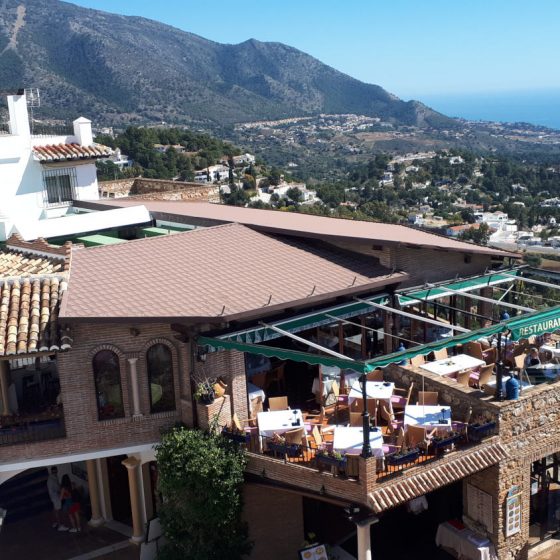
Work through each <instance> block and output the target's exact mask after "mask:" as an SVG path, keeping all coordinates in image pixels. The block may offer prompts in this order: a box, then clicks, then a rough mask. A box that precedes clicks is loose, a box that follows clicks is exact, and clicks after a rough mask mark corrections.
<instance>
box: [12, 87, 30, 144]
mask: <svg viewBox="0 0 560 560" xmlns="http://www.w3.org/2000/svg"><path fill="white" fill-rule="evenodd" d="M8 111H9V113H10V132H11V133H12V134H14V135H16V136H26V137H28V138H29V137H30V136H31V132H30V130H29V115H28V114H27V100H26V99H25V94H22V95H8Z"/></svg>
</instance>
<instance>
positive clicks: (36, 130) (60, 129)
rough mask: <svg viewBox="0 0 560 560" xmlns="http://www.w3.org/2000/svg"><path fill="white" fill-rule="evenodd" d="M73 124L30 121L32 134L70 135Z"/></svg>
mask: <svg viewBox="0 0 560 560" xmlns="http://www.w3.org/2000/svg"><path fill="white" fill-rule="evenodd" d="M73 134H74V126H73V125H72V123H64V124H44V123H31V135H32V136H72V135H73Z"/></svg>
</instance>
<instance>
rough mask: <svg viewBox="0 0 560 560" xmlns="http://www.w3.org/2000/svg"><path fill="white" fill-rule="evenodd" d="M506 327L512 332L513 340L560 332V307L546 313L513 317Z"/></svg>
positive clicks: (506, 323)
mask: <svg viewBox="0 0 560 560" xmlns="http://www.w3.org/2000/svg"><path fill="white" fill-rule="evenodd" d="M504 325H506V328H507V329H509V330H510V332H511V335H510V336H511V339H512V340H519V339H520V338H528V337H530V336H535V335H539V334H543V333H550V332H554V331H558V330H560V305H558V306H556V307H552V308H550V309H547V310H546V311H540V312H536V313H530V314H528V315H522V316H520V317H513V318H512V319H509V320H508V321H506V322H505V323H504Z"/></svg>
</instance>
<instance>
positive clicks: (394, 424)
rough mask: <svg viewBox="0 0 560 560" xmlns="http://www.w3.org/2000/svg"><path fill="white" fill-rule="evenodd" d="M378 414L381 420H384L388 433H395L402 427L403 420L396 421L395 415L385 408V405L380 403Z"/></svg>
mask: <svg viewBox="0 0 560 560" xmlns="http://www.w3.org/2000/svg"><path fill="white" fill-rule="evenodd" d="M379 412H380V416H381V419H382V420H385V422H386V423H387V429H388V431H389V433H391V434H393V433H396V432H397V431H398V430H399V429H400V428H402V427H403V426H404V420H397V419H396V417H395V413H394V412H393V411H392V410H389V409H388V408H387V407H386V406H385V403H381V405H380V407H379ZM403 413H404V411H403Z"/></svg>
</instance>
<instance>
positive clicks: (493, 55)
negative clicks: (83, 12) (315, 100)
mask: <svg viewBox="0 0 560 560" xmlns="http://www.w3.org/2000/svg"><path fill="white" fill-rule="evenodd" d="M73 3H75V4H78V5H80V6H84V7H89V8H95V9H99V10H104V11H108V12H113V13H120V14H124V15H136V16H143V17H146V18H150V19H155V20H158V21H161V22H163V23H167V24H169V25H173V26H175V27H178V28H179V29H182V30H185V31H189V32H191V33H195V34H197V35H200V36H202V37H205V38H207V39H211V40H213V41H217V42H220V43H240V42H243V41H245V40H247V39H250V38H254V39H258V40H260V41H278V42H282V43H286V44H288V45H290V46H292V47H295V48H298V49H300V50H302V51H304V52H306V53H308V54H310V55H312V56H314V57H316V58H318V59H319V60H321V61H322V62H324V63H326V64H328V65H330V66H333V67H334V68H336V69H337V70H340V71H342V72H345V73H346V74H349V75H351V76H353V77H354V78H357V79H359V80H362V81H365V82H368V83H374V84H378V85H380V86H382V87H384V88H385V89H387V90H389V91H390V92H392V93H395V94H396V95H398V96H399V97H401V98H403V99H411V98H414V99H419V98H422V97H429V96H432V95H441V94H459V93H460V94H470V93H477V94H480V93H486V92H511V91H527V90H531V91H532V90H540V91H547V90H560V72H558V60H559V59H560V35H559V34H558V22H559V21H560V2H558V1H557V0H532V1H531V0H463V1H461V2H460V1H454V0H445V1H444V0H235V1H234V0H229V1H228V0H213V1H206V2H204V1H202V0H161V1H159V2H157V1H156V2H154V1H153V0H127V1H122V0H121V1H119V0H74V1H73Z"/></svg>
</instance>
